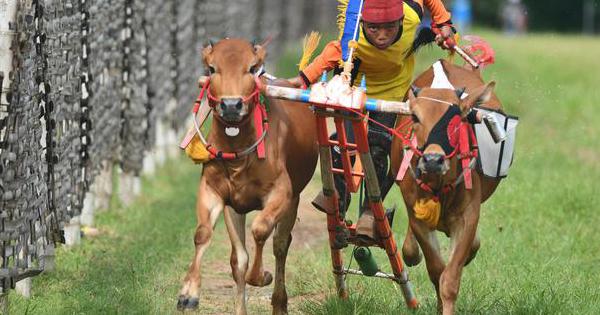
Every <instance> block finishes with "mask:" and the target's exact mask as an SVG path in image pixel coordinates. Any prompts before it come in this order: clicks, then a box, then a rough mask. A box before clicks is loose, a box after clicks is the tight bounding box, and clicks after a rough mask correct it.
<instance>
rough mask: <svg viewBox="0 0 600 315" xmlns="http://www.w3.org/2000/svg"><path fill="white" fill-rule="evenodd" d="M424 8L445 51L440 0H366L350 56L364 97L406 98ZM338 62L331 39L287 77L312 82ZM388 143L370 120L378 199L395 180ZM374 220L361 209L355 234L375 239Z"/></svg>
mask: <svg viewBox="0 0 600 315" xmlns="http://www.w3.org/2000/svg"><path fill="white" fill-rule="evenodd" d="M348 1H349V0H338V2H339V5H338V10H339V17H338V27H339V29H340V38H341V34H342V33H343V28H344V24H345V12H346V7H347V5H348ZM424 7H426V8H427V9H429V11H430V12H431V15H432V20H433V22H432V29H433V31H434V33H435V34H436V37H435V41H436V42H437V44H438V45H439V46H441V47H442V48H444V49H448V48H449V47H448V46H447V45H446V43H447V41H451V40H453V38H454V34H455V29H454V27H453V25H452V21H451V19H450V17H451V16H450V13H449V12H448V11H447V10H446V8H445V7H444V5H443V4H442V1H441V0H404V1H402V0H364V6H363V10H362V21H361V23H360V24H361V25H360V31H359V32H360V37H359V40H358V48H357V49H356V53H355V55H354V60H353V61H354V69H353V70H352V83H353V84H354V85H359V84H360V82H361V79H362V76H363V75H364V76H365V78H366V83H367V95H368V96H369V97H370V98H377V99H382V100H389V101H400V100H403V99H405V97H406V95H407V92H408V89H409V87H410V84H411V81H412V77H413V72H414V68H415V57H414V54H413V52H414V48H415V46H416V45H415V39H416V38H417V30H418V28H419V25H420V23H421V19H422V17H423V9H424ZM430 33H431V32H430ZM419 37H420V36H419ZM431 40H433V38H431ZM340 60H342V43H341V42H340V40H336V41H332V42H330V43H328V44H327V45H326V46H325V48H324V50H323V52H322V53H321V54H320V55H319V56H317V57H316V58H315V60H314V61H313V62H312V63H311V64H310V65H308V66H307V67H306V68H305V69H304V70H303V71H301V72H300V74H299V76H298V77H295V78H292V79H290V80H289V81H290V83H291V84H292V85H294V86H296V87H301V86H310V85H311V84H312V83H314V82H316V81H318V80H319V78H320V77H321V74H322V73H323V72H324V71H330V70H335V71H336V73H341V70H342V69H341V66H340V64H341V63H340ZM370 117H371V118H373V119H374V120H376V121H378V122H380V123H383V124H384V125H386V126H388V127H393V126H394V124H395V122H396V116H395V115H393V114H382V113H370ZM346 129H347V130H348V132H347V133H348V137H349V141H351V142H354V139H353V133H352V132H351V128H348V127H346ZM332 137H336V136H335V135H334V136H332ZM391 141H392V138H391V136H390V135H389V133H388V132H387V131H385V130H384V129H383V128H381V127H380V126H377V125H375V124H372V123H371V122H369V145H370V151H371V155H372V157H373V162H374V164H375V168H376V171H377V177H378V180H379V183H380V185H381V186H382V187H381V193H382V198H385V195H386V194H387V192H388V191H389V189H390V188H391V186H392V185H393V182H394V181H393V179H391V178H388V176H387V173H388V155H389V152H390V147H391ZM332 156H333V163H334V166H335V167H341V159H340V154H339V153H338V152H337V151H336V150H335V148H334V149H333V150H332ZM335 184H336V185H335V186H336V189H337V191H338V193H339V194H340V212H341V213H342V215H345V212H346V211H347V209H348V206H349V203H350V198H349V194H348V193H346V187H345V184H344V178H343V176H342V175H335ZM313 204H314V205H315V206H316V207H317V208H319V209H321V210H322V211H325V209H326V208H327V207H325V206H324V205H325V204H327V203H326V202H325V199H324V196H323V195H322V193H321V195H319V196H317V198H315V200H314V201H313ZM373 224H374V218H373V214H372V213H371V211H370V210H369V209H361V215H360V218H359V220H358V225H357V234H359V235H361V236H364V237H367V238H370V239H374V238H375V235H374V233H373Z"/></svg>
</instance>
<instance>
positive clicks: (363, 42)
mask: <svg viewBox="0 0 600 315" xmlns="http://www.w3.org/2000/svg"><path fill="white" fill-rule="evenodd" d="M419 24H421V20H420V19H419V15H418V14H417V13H416V12H415V11H414V10H413V9H412V8H411V7H410V6H408V5H407V4H406V3H404V21H403V23H402V27H403V32H402V36H401V37H400V39H399V40H398V41H396V42H395V43H394V44H392V45H391V46H390V47H388V48H386V49H383V50H381V49H378V48H377V47H375V46H373V45H371V44H370V43H369V42H368V41H367V39H366V38H365V35H364V33H363V31H362V25H361V30H360V38H359V40H358V49H357V51H356V58H359V59H360V60H361V62H360V65H359V68H358V72H359V75H358V77H357V78H356V80H355V81H354V82H355V84H359V83H360V81H361V78H362V75H365V76H366V79H367V95H368V96H369V97H372V98H378V99H383V100H388V101H392V100H395V101H397V100H402V99H403V98H404V96H405V95H406V92H407V91H408V88H409V87H410V83H411V82H412V76H413V72H414V69H415V56H414V54H410V51H411V48H412V45H413V41H414V39H415V35H416V32H417V28H418V26H419Z"/></svg>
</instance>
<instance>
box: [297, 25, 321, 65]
mask: <svg viewBox="0 0 600 315" xmlns="http://www.w3.org/2000/svg"><path fill="white" fill-rule="evenodd" d="M319 42H321V34H319V33H318V32H311V33H310V34H309V35H306V36H305V37H304V43H303V45H302V46H303V47H302V58H300V63H299V64H298V69H299V70H300V71H302V70H304V68H306V66H308V64H309V63H310V60H311V59H312V56H313V54H314V53H315V50H317V47H318V46H319Z"/></svg>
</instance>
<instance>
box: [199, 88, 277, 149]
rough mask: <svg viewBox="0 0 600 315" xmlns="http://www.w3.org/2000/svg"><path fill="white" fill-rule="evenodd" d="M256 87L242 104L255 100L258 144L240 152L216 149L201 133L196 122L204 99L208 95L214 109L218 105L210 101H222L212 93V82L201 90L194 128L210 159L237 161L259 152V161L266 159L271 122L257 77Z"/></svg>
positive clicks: (254, 111) (255, 123)
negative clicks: (266, 143)
mask: <svg viewBox="0 0 600 315" xmlns="http://www.w3.org/2000/svg"><path fill="white" fill-rule="evenodd" d="M255 82H256V86H255V88H254V92H252V93H251V94H250V95H248V96H246V97H244V98H243V99H242V103H246V102H248V101H250V100H254V104H255V106H254V110H253V111H252V116H253V120H254V129H255V131H256V138H257V140H256V142H254V143H253V144H252V145H251V146H250V147H248V148H246V149H244V150H242V151H240V152H223V151H221V150H218V149H217V148H215V147H214V146H213V145H212V144H210V143H208V141H207V140H206V138H204V135H203V134H202V132H201V131H200V128H199V126H198V122H197V120H196V115H197V114H198V111H199V109H200V105H201V102H202V98H203V97H204V94H205V93H206V97H207V98H208V100H209V102H208V104H209V106H210V107H211V108H214V107H215V106H216V104H214V103H213V104H211V102H210V101H213V102H220V99H217V98H216V97H214V96H213V95H212V94H211V93H210V80H206V82H205V83H204V84H203V86H202V89H201V90H200V95H198V99H197V100H196V101H195V102H194V107H193V108H192V116H193V120H194V127H195V129H196V133H197V134H198V137H199V138H200V141H201V142H202V144H203V145H204V146H205V147H206V150H207V151H208V152H209V154H210V159H219V160H236V159H239V158H242V157H244V156H247V155H249V154H250V153H252V152H254V150H256V151H257V155H258V158H259V159H265V158H266V149H265V141H264V140H265V137H266V135H267V131H268V130H269V121H268V117H267V111H266V109H265V106H264V104H262V103H261V101H260V83H261V82H260V79H259V78H256V77H255ZM217 118H218V117H217Z"/></svg>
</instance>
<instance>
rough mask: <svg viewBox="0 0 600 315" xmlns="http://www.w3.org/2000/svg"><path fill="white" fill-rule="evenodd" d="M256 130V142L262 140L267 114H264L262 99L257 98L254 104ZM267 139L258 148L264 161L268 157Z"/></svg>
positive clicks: (257, 150)
mask: <svg viewBox="0 0 600 315" xmlns="http://www.w3.org/2000/svg"><path fill="white" fill-rule="evenodd" d="M254 104H255V105H254V106H255V107H254V129H255V130H256V140H258V139H260V137H261V136H262V134H263V132H264V130H263V119H265V118H266V117H265V116H266V113H263V111H264V110H263V108H262V104H260V97H257V98H256V101H255V103H254ZM265 142H266V139H264V140H263V141H261V142H260V143H259V144H258V146H257V147H256V153H257V154H258V158H259V159H264V158H266V157H267V152H266V149H265Z"/></svg>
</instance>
